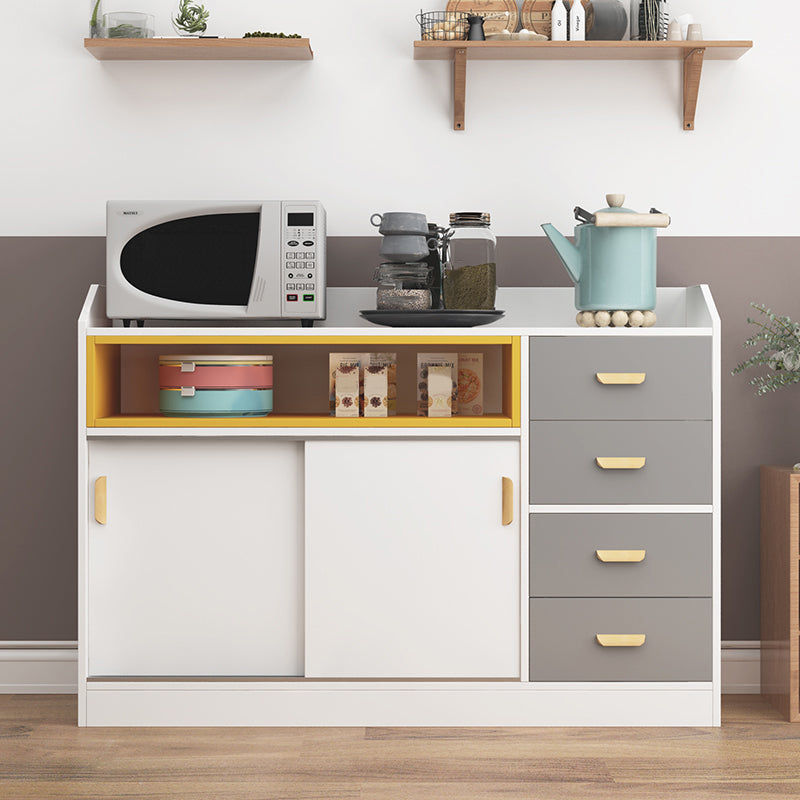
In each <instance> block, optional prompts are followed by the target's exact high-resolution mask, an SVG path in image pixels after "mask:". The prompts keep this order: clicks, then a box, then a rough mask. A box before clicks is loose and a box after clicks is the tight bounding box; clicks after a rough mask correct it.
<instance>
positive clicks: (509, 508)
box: [503, 478, 514, 525]
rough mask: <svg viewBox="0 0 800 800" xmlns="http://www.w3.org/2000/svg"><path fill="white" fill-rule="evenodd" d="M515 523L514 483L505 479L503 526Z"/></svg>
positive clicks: (509, 479)
mask: <svg viewBox="0 0 800 800" xmlns="http://www.w3.org/2000/svg"><path fill="white" fill-rule="evenodd" d="M513 521H514V481H512V480H511V478H503V525H510V524H511V523H512V522H513Z"/></svg>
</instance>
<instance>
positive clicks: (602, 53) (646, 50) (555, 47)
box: [414, 41, 753, 131]
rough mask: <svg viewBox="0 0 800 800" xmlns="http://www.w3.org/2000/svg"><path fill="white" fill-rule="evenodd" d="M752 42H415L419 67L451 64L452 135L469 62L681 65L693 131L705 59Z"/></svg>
mask: <svg viewBox="0 0 800 800" xmlns="http://www.w3.org/2000/svg"><path fill="white" fill-rule="evenodd" d="M752 46H753V43H752V42H750V41H715V42H706V41H702V42H549V41H548V42H544V41H535V42H524V41H510V42H509V41H505V42H439V41H417V42H414V59H415V60H416V61H452V62H453V86H454V101H453V129H454V130H457V131H463V130H464V113H465V104H466V103H465V97H466V86H467V61H468V60H474V61H489V60H492V61H559V60H565V61H566V60H571V61H682V62H683V129H684V130H687V131H691V130H694V116H695V109H696V107H697V93H698V90H699V88H700V73H701V71H702V68H703V61H704V59H709V60H725V61H734V60H736V59H738V58H741V57H742V56H743V55H744V54H745V53H746V52H747V51H748V50H749V49H750V48H751V47H752Z"/></svg>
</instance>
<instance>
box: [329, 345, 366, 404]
mask: <svg viewBox="0 0 800 800" xmlns="http://www.w3.org/2000/svg"><path fill="white" fill-rule="evenodd" d="M361 358H362V354H361V353H331V354H330V356H329V358H328V403H329V407H330V413H331V416H332V417H333V416H341V415H340V414H338V413H337V405H336V371H337V370H338V369H339V368H340V367H343V366H344V367H351V366H355V367H356V374H357V375H358V374H359V371H360V369H361ZM356 399H359V404H358V405H357V406H356V409H358V407H359V406H360V398H359V391H358V390H357V391H356ZM348 416H352V415H348ZM354 416H356V417H357V416H358V413H356V414H355V415H354Z"/></svg>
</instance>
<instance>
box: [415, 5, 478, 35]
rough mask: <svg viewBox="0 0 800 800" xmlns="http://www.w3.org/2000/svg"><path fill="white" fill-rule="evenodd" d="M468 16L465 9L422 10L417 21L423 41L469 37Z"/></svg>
mask: <svg viewBox="0 0 800 800" xmlns="http://www.w3.org/2000/svg"><path fill="white" fill-rule="evenodd" d="M468 17H469V15H468V14H466V13H465V12H463V11H424V12H423V11H420V12H419V14H417V22H419V27H420V33H421V36H422V39H423V41H430V40H437V39H438V40H439V41H457V40H463V39H466V38H467V33H468V32H469V21H468Z"/></svg>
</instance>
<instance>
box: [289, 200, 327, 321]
mask: <svg viewBox="0 0 800 800" xmlns="http://www.w3.org/2000/svg"><path fill="white" fill-rule="evenodd" d="M282 210H283V213H282V221H281V223H282V224H281V239H282V253H281V261H282V267H283V269H282V273H283V274H282V278H283V281H282V283H283V291H282V297H281V310H282V316H284V317H307V318H312V319H320V318H324V316H325V236H326V235H325V211H324V209H323V208H322V206H321V205H320V204H316V203H308V204H305V203H302V204H301V203H297V204H291V203H284V204H283V209H282Z"/></svg>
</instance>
